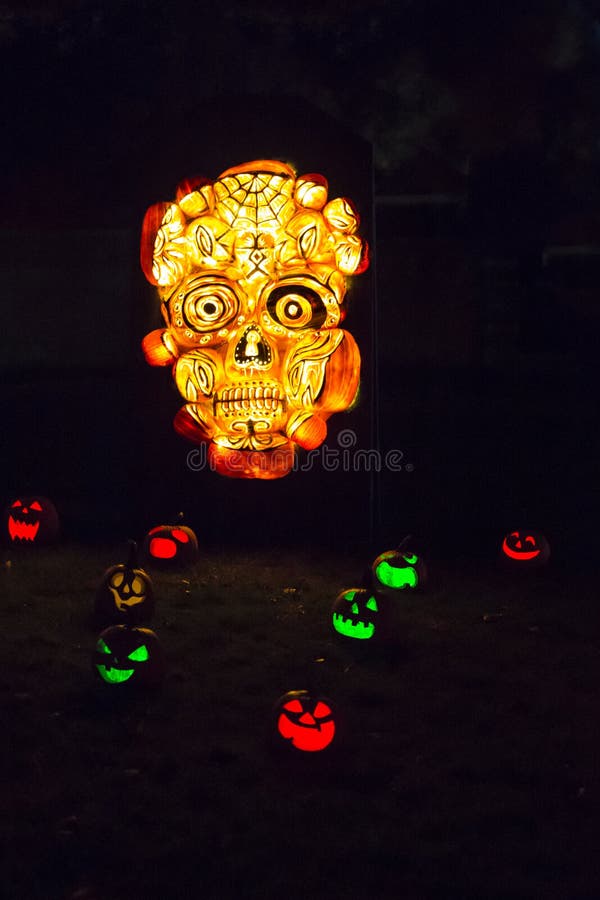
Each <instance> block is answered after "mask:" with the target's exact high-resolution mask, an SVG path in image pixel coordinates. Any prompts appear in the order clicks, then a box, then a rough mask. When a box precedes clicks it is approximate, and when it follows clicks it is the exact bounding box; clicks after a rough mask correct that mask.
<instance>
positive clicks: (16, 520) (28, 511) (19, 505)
mask: <svg viewBox="0 0 600 900" xmlns="http://www.w3.org/2000/svg"><path fill="white" fill-rule="evenodd" d="M6 524H7V533H8V539H9V541H10V543H11V544H15V545H23V546H27V545H34V544H49V543H52V542H53V541H55V540H56V538H57V537H58V529H59V525H58V513H57V512H56V508H55V507H54V504H53V503H52V502H51V501H50V500H48V498H47V497H40V496H38V497H25V498H24V499H22V500H21V499H17V500H13V502H12V503H11V504H10V506H9V508H8V510H7V512H6Z"/></svg>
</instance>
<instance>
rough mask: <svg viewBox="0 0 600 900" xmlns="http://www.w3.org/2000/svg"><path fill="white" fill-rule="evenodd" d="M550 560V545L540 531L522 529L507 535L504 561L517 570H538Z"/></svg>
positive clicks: (504, 541) (504, 540)
mask: <svg viewBox="0 0 600 900" xmlns="http://www.w3.org/2000/svg"><path fill="white" fill-rule="evenodd" d="M549 558H550V544H549V543H548V541H547V540H546V538H545V537H544V535H543V534H540V532H539V531H531V530H527V529H520V530H517V531H511V532H509V533H508V534H507V535H505V537H504V539H503V541H502V560H503V562H504V563H505V564H507V565H509V566H510V567H511V568H515V569H537V568H540V567H541V566H544V565H546V563H547V562H548V560H549Z"/></svg>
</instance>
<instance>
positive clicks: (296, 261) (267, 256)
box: [141, 159, 368, 479]
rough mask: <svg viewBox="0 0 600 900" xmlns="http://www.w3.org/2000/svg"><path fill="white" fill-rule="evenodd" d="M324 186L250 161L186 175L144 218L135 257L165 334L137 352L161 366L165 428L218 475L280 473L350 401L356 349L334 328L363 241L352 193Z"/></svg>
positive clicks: (360, 264) (363, 255) (275, 164)
mask: <svg viewBox="0 0 600 900" xmlns="http://www.w3.org/2000/svg"><path fill="white" fill-rule="evenodd" d="M327 194H328V185H327V181H326V180H325V178H324V177H323V176H322V175H317V174H310V175H302V176H299V177H297V176H296V173H295V171H294V170H293V169H292V168H291V167H290V166H289V165H287V164H286V163H283V162H279V161H276V160H269V159H268V160H255V161H253V162H248V163H244V164H242V165H239V166H236V167H234V168H231V169H228V170H227V171H225V172H223V174H221V175H220V176H219V177H218V178H217V180H216V181H214V182H211V181H208V180H207V179H205V178H199V177H196V178H190V179H187V180H186V181H184V182H182V183H181V184H180V185H179V188H178V189H177V195H176V200H175V201H174V202H172V203H159V204H155V205H154V206H152V207H150V209H149V210H148V212H147V213H146V217H145V219H144V224H143V228H142V242H141V264H142V268H143V271H144V273H145V275H146V277H147V279H148V280H149V281H150V282H151V283H152V284H154V285H156V286H157V287H158V293H159V296H160V299H161V310H162V314H163V318H164V320H165V323H166V328H164V329H158V330H156V331H152V332H150V334H148V335H147V336H146V337H145V338H144V340H143V343H142V346H143V350H144V354H145V357H146V360H147V361H148V362H149V363H150V365H154V366H167V365H171V366H172V367H173V376H174V379H175V383H176V385H177V388H178V389H179V392H180V393H181V395H182V397H183V398H184V399H185V401H186V402H185V405H184V406H183V407H182V408H181V409H180V410H179V412H178V413H177V415H176V417H175V421H174V426H175V429H176V431H177V432H178V433H179V434H181V435H183V436H184V437H186V438H188V439H189V440H191V441H193V442H195V443H205V442H206V443H207V444H208V452H209V461H210V464H211V466H212V468H214V469H215V470H216V471H218V472H220V473H221V474H223V475H228V476H231V477H238V478H265V479H267V478H279V477H281V476H283V475H286V474H287V473H288V472H289V471H290V469H291V468H292V465H293V461H294V452H295V448H296V447H302V448H304V449H307V450H312V449H314V448H316V447H318V446H319V445H320V444H322V442H323V441H324V440H325V437H326V434H327V426H326V420H327V419H328V418H329V416H331V415H332V413H335V412H340V411H342V410H345V409H348V408H349V407H350V406H351V405H352V403H353V401H354V400H355V398H356V395H357V391H358V385H359V376H360V353H359V350H358V347H357V345H356V342H355V341H354V339H353V337H352V335H351V334H349V332H347V331H345V330H343V329H342V328H341V327H340V325H341V323H342V321H343V319H344V316H345V312H346V309H345V295H346V287H347V285H346V277H347V276H350V275H355V274H358V273H360V272H362V271H364V270H365V269H366V268H367V266H368V248H367V245H366V243H365V242H364V241H363V240H361V238H360V237H359V236H358V234H357V231H358V227H359V217H358V213H357V212H356V210H355V208H354V206H353V204H352V203H351V201H350V200H347V199H346V198H342V197H337V198H335V199H333V200H329V201H328V195H327Z"/></svg>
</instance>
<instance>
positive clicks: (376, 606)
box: [331, 588, 389, 642]
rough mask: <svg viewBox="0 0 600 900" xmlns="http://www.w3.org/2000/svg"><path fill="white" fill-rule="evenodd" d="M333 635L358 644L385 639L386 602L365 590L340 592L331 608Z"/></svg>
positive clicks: (356, 589) (386, 623)
mask: <svg viewBox="0 0 600 900" xmlns="http://www.w3.org/2000/svg"><path fill="white" fill-rule="evenodd" d="M331 612H332V622H333V627H334V629H335V631H337V633H338V634H341V635H343V636H344V637H347V638H353V639H354V640H358V641H377V642H379V641H381V640H384V639H385V638H386V637H388V629H389V621H388V619H389V616H388V601H387V599H386V598H385V597H383V596H379V597H378V596H376V595H375V593H374V592H373V591H371V590H369V589H367V588H348V589H347V590H344V591H340V593H339V594H338V595H337V597H336V599H335V602H334V604H333V608H332V611H331Z"/></svg>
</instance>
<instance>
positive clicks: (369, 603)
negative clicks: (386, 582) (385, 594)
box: [367, 597, 377, 612]
mask: <svg viewBox="0 0 600 900" xmlns="http://www.w3.org/2000/svg"><path fill="white" fill-rule="evenodd" d="M367 609H372V610H373V612H377V600H376V599H375V597H369V599H368V600H367Z"/></svg>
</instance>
